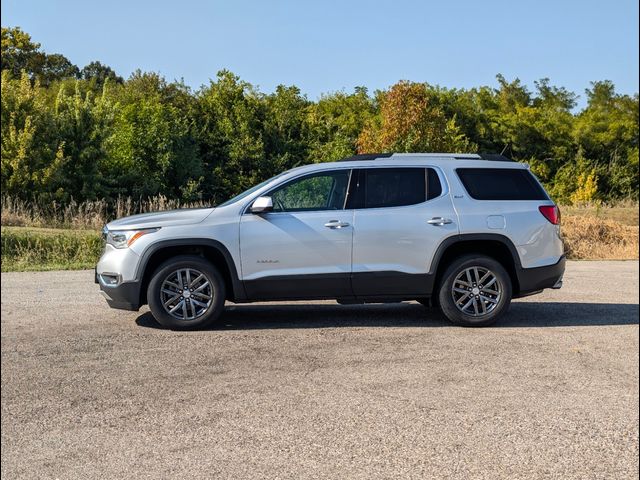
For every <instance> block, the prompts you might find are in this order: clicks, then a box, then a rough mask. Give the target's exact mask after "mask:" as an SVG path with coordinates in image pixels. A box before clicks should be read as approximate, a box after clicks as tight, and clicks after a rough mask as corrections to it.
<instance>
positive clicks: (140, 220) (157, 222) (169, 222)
mask: <svg viewBox="0 0 640 480" xmlns="http://www.w3.org/2000/svg"><path fill="white" fill-rule="evenodd" d="M213 210H214V208H182V209H179V210H168V211H166V212H154V213H141V214H138V215H132V216H130V217H124V218H120V219H118V220H114V221H113V222H109V223H108V224H107V228H108V229H109V230H138V229H142V228H153V227H172V226H175V225H192V224H194V223H200V222H202V221H203V220H204V219H205V218H207V217H208V216H209V214H210V213H211V212H213Z"/></svg>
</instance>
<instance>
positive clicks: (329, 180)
mask: <svg viewBox="0 0 640 480" xmlns="http://www.w3.org/2000/svg"><path fill="white" fill-rule="evenodd" d="M348 184H349V170H337V171H333V172H322V173H318V174H315V175H310V176H307V177H303V178H300V179H296V180H293V181H291V182H289V183H287V184H286V185H283V186H282V187H279V188H277V189H275V190H273V191H272V192H271V193H269V195H270V196H271V199H272V201H273V211H274V212H296V211H306V210H342V208H343V207H344V200H345V196H346V194H347V185H348Z"/></svg>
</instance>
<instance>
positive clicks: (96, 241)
mask: <svg viewBox="0 0 640 480" xmlns="http://www.w3.org/2000/svg"><path fill="white" fill-rule="evenodd" d="M180 206H183V207H185V206H189V207H197V206H203V205H202V204H189V205H184V204H183V205H180V204H179V203H178V202H175V201H170V200H167V199H166V198H164V197H156V198H153V199H149V200H147V201H144V202H138V203H136V202H133V201H132V200H131V199H130V198H129V199H119V200H118V201H117V202H116V203H115V204H114V205H112V206H111V208H107V203H106V202H104V201H98V202H85V203H82V204H72V205H70V206H69V207H66V208H64V209H60V208H56V206H55V204H53V205H49V206H46V205H40V206H33V205H31V204H28V203H25V202H22V201H19V200H14V199H10V198H7V197H3V198H2V228H1V237H2V271H3V272H8V271H34V270H73V269H83V268H93V267H94V266H95V264H96V262H97V261H98V258H99V257H100V255H101V253H102V241H101V239H100V234H99V232H98V230H99V229H100V228H101V227H102V225H104V224H105V223H106V222H107V221H108V220H110V219H111V218H113V217H121V216H126V215H130V214H133V213H139V212H145V211H160V210H168V209H172V208H178V207H180ZM561 210H562V234H563V238H564V242H565V249H566V251H567V256H568V258H570V259H574V260H637V259H638V248H639V245H638V204H637V203H630V202H627V203H623V204H620V205H615V206H583V207H562V208H561ZM108 211H112V212H114V213H112V214H111V215H109V214H107V212H108ZM50 227H58V228H50ZM60 227H64V228H60Z"/></svg>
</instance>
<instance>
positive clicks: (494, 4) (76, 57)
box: [2, 0, 639, 103]
mask: <svg viewBox="0 0 640 480" xmlns="http://www.w3.org/2000/svg"><path fill="white" fill-rule="evenodd" d="M2 25H3V26H15V25H18V26H20V27H22V28H23V29H24V30H26V31H27V32H28V33H30V34H31V35H32V37H33V39H34V40H35V41H37V42H40V43H41V44H42V46H43V48H44V50H45V51H47V52H48V53H62V54H64V55H65V56H67V57H68V58H69V59H70V60H71V61H72V62H74V63H75V64H77V65H78V66H80V67H82V66H84V65H85V64H87V63H89V62H90V61H92V60H100V61H101V62H103V63H106V64H108V65H110V66H111V67H112V68H114V69H115V70H116V71H117V72H118V73H119V74H120V75H122V76H124V77H127V76H129V74H130V73H131V72H132V71H133V70H135V69H136V68H141V69H142V70H147V71H156V72H160V73H161V74H162V75H164V76H165V77H166V78H167V79H168V80H173V79H180V78H184V81H185V82H186V83H187V84H188V85H190V86H192V87H194V88H198V87H199V86H201V85H202V84H205V83H207V82H208V79H209V78H215V74H216V72H217V71H218V70H219V69H222V68H227V69H229V70H231V71H233V72H234V73H236V74H238V75H240V76H241V77H242V78H243V79H245V80H247V81H249V82H251V83H253V84H257V85H258V86H259V87H260V89H261V90H262V91H265V92H270V91H272V90H273V89H274V88H275V86H276V85H278V84H280V83H284V84H295V85H297V86H299V87H300V88H301V90H302V92H303V93H306V94H307V95H308V97H309V98H310V99H316V98H317V97H318V96H319V95H320V94H321V93H323V92H331V91H335V90H341V89H345V90H347V91H351V90H352V89H353V87H354V86H357V85H364V86H366V87H368V88H369V89H370V90H375V89H378V88H386V87H388V86H390V85H392V84H393V83H395V82H396V81H398V80H400V79H407V80H413V81H420V82H424V81H426V82H429V83H432V84H439V85H442V86H447V87H466V88H469V87H473V86H479V85H496V81H495V75H496V73H502V74H503V75H505V76H506V77H507V79H512V78H514V77H516V76H517V77H519V78H520V79H521V80H522V81H523V82H525V83H526V84H527V85H530V86H532V85H533V81H534V80H537V79H539V78H542V77H549V78H550V79H551V82H552V83H553V84H555V85H561V86H565V87H566V88H568V89H570V90H572V91H574V92H576V93H578V94H580V95H581V96H582V100H584V95H583V92H584V89H585V88H587V87H588V86H589V82H590V81H592V80H603V79H609V80H612V81H613V82H614V83H615V84H616V87H617V89H618V91H619V92H622V93H635V92H638V68H639V67H638V2H637V0H609V1H607V2H604V1H594V0H555V1H549V0H537V1H518V0H512V1H506V0H505V1H502V0H500V1H498V0H476V1H471V0H441V1H438V2H435V1H418V0H395V1H380V2H376V1H375V0H368V1H360V0H358V1H349V0H343V1H333V0H324V1H316V2H307V1H304V0H299V1H279V0H271V1H253V0H252V1H245V2H242V1H227V2H223V1H217V0H216V1H204V0H201V1H197V0H180V1H175V0H173V1H165V0H157V1H147V0H129V1H121V0H111V1H100V2H98V1H93V0H84V1H77V0H3V1H2ZM581 103H582V102H581Z"/></svg>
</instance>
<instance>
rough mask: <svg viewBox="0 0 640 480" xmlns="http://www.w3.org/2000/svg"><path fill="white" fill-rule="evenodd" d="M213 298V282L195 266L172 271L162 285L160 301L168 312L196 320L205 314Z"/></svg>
mask: <svg viewBox="0 0 640 480" xmlns="http://www.w3.org/2000/svg"><path fill="white" fill-rule="evenodd" d="M212 300H213V290H212V289H211V282H210V281H209V279H208V278H207V276H206V275H205V274H204V273H202V272H200V271H199V270H196V269H194V268H180V269H178V270H175V271H173V272H171V273H170V274H169V275H167V277H166V278H165V279H164V281H163V282H162V286H161V287H160V301H161V302H162V306H163V307H164V309H165V310H166V312H167V313H168V314H169V315H171V316H172V317H174V318H176V319H178V320H195V319H196V318H199V317H201V316H202V315H204V314H205V313H206V312H207V310H209V307H210V306H211V302H212Z"/></svg>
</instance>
